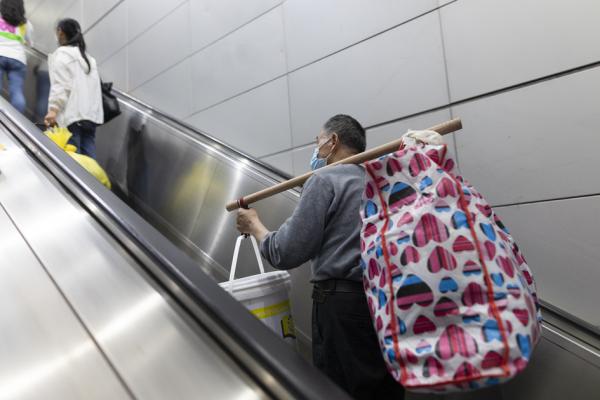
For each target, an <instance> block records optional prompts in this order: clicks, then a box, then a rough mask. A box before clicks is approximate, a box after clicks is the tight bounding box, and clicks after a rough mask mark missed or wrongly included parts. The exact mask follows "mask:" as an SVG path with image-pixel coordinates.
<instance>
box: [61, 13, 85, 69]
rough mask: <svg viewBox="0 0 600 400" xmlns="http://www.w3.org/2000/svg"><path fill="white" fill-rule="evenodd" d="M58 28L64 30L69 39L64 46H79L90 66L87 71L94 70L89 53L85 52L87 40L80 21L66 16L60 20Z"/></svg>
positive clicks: (82, 55)
mask: <svg viewBox="0 0 600 400" xmlns="http://www.w3.org/2000/svg"><path fill="white" fill-rule="evenodd" d="M57 28H58V29H60V30H61V31H63V33H64V34H65V37H66V39H67V41H66V43H64V44H63V46H77V47H79V51H80V52H81V57H83V59H84V60H85V62H86V64H87V66H88V72H87V73H88V74H89V73H90V72H91V71H92V65H91V64H90V60H88V58H87V55H86V54H85V49H86V46H85V40H84V39H83V33H81V26H80V25H79V22H77V21H75V20H74V19H72V18H65V19H62V20H60V21H59V22H58V26H57Z"/></svg>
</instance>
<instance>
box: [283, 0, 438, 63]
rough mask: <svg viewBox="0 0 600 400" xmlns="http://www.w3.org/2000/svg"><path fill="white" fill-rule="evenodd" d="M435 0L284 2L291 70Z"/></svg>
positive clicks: (427, 7)
mask: <svg viewBox="0 0 600 400" xmlns="http://www.w3.org/2000/svg"><path fill="white" fill-rule="evenodd" d="M436 7H437V3H436V1H435V0H408V1H407V0H404V1H396V0H378V1H370V0H328V1H319V0H288V1H286V2H285V3H284V5H283V9H284V17H285V31H286V42H287V51H288V59H289V68H290V70H292V69H296V68H298V67H300V66H303V65H305V64H307V63H309V62H311V61H314V60H316V59H318V58H321V57H324V56H326V55H328V54H331V53H333V52H335V51H338V50H340V49H342V48H344V47H346V46H348V45H351V44H353V43H356V42H357V41H359V40H363V39H365V38H367V37H369V36H370V35H373V34H376V33H379V32H381V31H384V30H385V29H389V28H390V27H392V26H394V25H397V24H400V23H402V22H405V21H408V20H409V19H411V18H414V17H416V16H417V15H419V14H422V13H424V12H426V11H429V10H432V9H435V8H436Z"/></svg>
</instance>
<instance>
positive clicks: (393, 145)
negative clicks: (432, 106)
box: [225, 118, 462, 211]
mask: <svg viewBox="0 0 600 400" xmlns="http://www.w3.org/2000/svg"><path fill="white" fill-rule="evenodd" d="M460 129H462V122H461V120H460V118H455V119H452V120H450V121H446V122H444V123H441V124H439V125H436V126H432V127H431V128H429V129H427V130H430V131H435V132H437V133H439V134H440V135H446V134H448V133H452V132H455V131H458V130H460ZM401 144H402V138H400V139H397V140H394V141H392V142H389V143H386V144H383V145H381V146H378V147H375V148H373V149H371V150H367V151H364V152H362V153H358V154H355V155H353V156H350V157H348V158H344V159H343V160H340V161H338V162H335V163H333V164H330V165H328V166H327V167H325V168H331V167H333V166H336V165H339V164H362V163H364V162H365V161H370V160H374V159H376V158H378V157H381V156H383V155H386V154H389V153H392V152H394V151H396V150H398V149H399V148H400V145H401ZM313 173H314V171H310V172H307V173H306V174H304V175H300V176H297V177H295V178H292V179H290V180H288V181H285V182H281V183H278V184H277V185H274V186H271V187H269V188H266V189H263V190H261V191H258V192H256V193H252V194H251V195H248V196H244V197H242V198H241V199H239V200H234V201H231V202H230V203H228V204H227V205H226V206H225V208H226V209H227V211H234V210H237V209H238V208H241V207H246V206H248V205H250V204H252V203H256V202H257V201H259V200H263V199H266V198H268V197H271V196H274V195H276V194H278V193H281V192H285V191H286V190H289V189H292V188H295V187H296V186H301V185H302V184H303V183H304V182H306V181H307V180H308V178H310V177H311V176H312V175H313Z"/></svg>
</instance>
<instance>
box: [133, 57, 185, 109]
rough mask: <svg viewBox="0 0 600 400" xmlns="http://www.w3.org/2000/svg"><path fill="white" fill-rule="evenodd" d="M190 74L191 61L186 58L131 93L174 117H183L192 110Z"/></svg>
mask: <svg viewBox="0 0 600 400" xmlns="http://www.w3.org/2000/svg"><path fill="white" fill-rule="evenodd" d="M191 74H192V65H191V61H190V60H189V59H186V60H184V61H183V62H182V63H180V64H177V65H176V66H174V67H173V68H171V69H169V70H167V71H165V72H163V73H162V74H160V75H158V76H157V77H156V78H154V79H152V80H151V81H149V82H147V83H145V84H144V85H142V86H140V87H138V88H137V89H135V90H134V91H133V92H132V93H131V94H132V95H133V96H135V97H138V98H140V99H141V100H143V101H144V102H146V103H148V104H151V105H152V106H154V107H156V108H157V109H159V110H162V111H165V112H166V113H168V114H170V115H173V116H174V117H177V118H185V117H186V116H188V115H189V114H190V113H191V110H192V90H191V87H190V85H189V82H190V77H191Z"/></svg>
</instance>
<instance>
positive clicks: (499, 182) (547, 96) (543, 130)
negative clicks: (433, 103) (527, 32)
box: [453, 68, 600, 204]
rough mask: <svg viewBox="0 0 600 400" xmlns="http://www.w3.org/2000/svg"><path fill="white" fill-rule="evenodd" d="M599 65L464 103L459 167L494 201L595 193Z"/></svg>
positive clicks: (457, 111) (599, 183)
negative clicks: (593, 166)
mask: <svg viewBox="0 0 600 400" xmlns="http://www.w3.org/2000/svg"><path fill="white" fill-rule="evenodd" d="M598 104H600V68H595V69H592V70H588V71H585V72H580V73H577V74H573V75H568V76H564V77H561V78H558V79H554V80H551V81H547V82H543V83H541V84H538V85H534V86H529V87H525V88H523V89H519V90H514V91H510V92H506V93H503V94H500V95H497V96H493V97H488V98H484V99H481V100H477V101H474V102H469V103H465V104H462V105H459V106H457V107H454V108H453V112H454V115H457V116H460V117H462V118H463V124H464V129H463V131H462V132H461V133H460V134H458V135H456V140H457V145H458V154H459V158H460V160H461V169H462V171H463V173H464V175H465V176H466V177H467V178H468V179H469V180H470V181H471V182H473V183H474V184H475V186H477V187H478V188H479V190H481V192H482V193H483V194H484V195H485V196H486V198H487V199H488V200H489V201H490V202H492V203H493V204H509V203H515V202H524V201H533V200H545V199H552V198H558V197H564V196H579V195H584V194H589V193H599V192H600V180H599V179H598V175H597V173H596V171H595V169H594V168H592V165H594V164H595V162H596V160H597V159H598V156H597V151H596V149H597V148H598V146H599V145H600V137H599V136H598V134H597V126H598V124H600V114H599V113H598V112H597V109H598V107H597V105H598Z"/></svg>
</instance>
